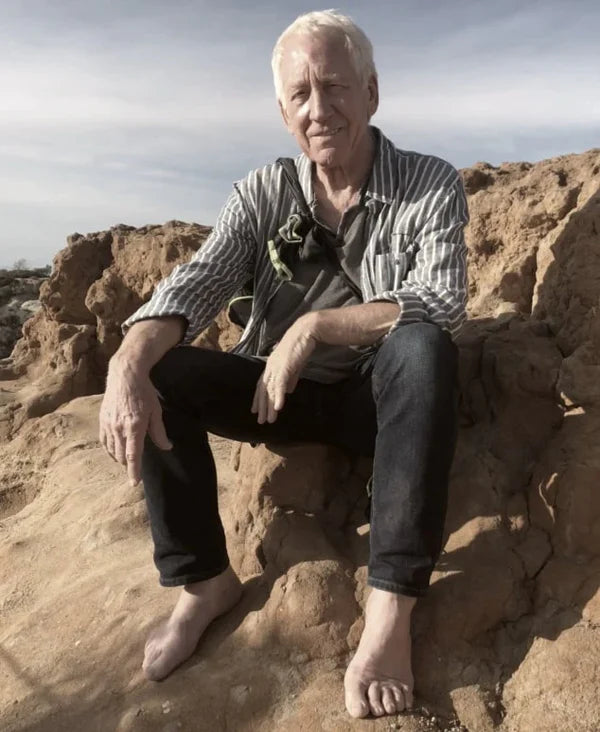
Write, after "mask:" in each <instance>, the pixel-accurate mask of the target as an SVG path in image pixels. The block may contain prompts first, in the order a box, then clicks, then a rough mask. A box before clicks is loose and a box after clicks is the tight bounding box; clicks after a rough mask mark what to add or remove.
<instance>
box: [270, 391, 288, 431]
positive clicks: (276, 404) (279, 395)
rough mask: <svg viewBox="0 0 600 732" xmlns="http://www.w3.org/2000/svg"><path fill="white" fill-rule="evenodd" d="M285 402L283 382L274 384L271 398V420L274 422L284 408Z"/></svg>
mask: <svg viewBox="0 0 600 732" xmlns="http://www.w3.org/2000/svg"><path fill="white" fill-rule="evenodd" d="M284 402H285V388H284V387H283V385H282V384H277V383H276V384H274V386H273V387H272V388H271V395H270V399H269V422H274V421H275V420H276V419H277V415H278V413H279V410H280V409H282V408H283V403H284Z"/></svg>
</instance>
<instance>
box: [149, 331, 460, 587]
mask: <svg viewBox="0 0 600 732" xmlns="http://www.w3.org/2000/svg"><path fill="white" fill-rule="evenodd" d="M263 368H264V363H262V362H261V361H259V360H255V359H251V358H247V357H244V356H239V355H235V354H231V353H222V352H217V351H209V350H205V349H199V348H192V347H177V348H174V349H172V350H171V351H169V352H168V353H167V354H165V356H164V357H163V358H162V359H161V360H160V361H159V362H158V363H157V364H156V366H154V368H153V369H152V371H151V379H152V381H153V383H154V385H155V386H156V388H157V389H158V391H159V393H160V395H161V401H162V405H163V418H164V422H165V427H166V430H167V434H168V435H169V438H170V440H171V442H172V443H173V449H172V450H170V451H163V450H160V449H158V448H157V447H156V446H155V445H154V444H153V443H152V441H151V440H150V439H149V438H148V437H147V438H146V442H145V446H144V454H143V462H142V476H143V480H144V489H145V493H146V501H147V505H148V511H149V515H150V523H151V529H152V537H153V540H154V546H155V552H154V560H155V563H156V566H157V567H158V570H159V573H160V582H161V584H162V585H165V586H174V585H182V584H187V583H191V582H197V581H200V580H204V579H208V578H210V577H214V576H216V575H217V574H220V573H221V572H222V571H223V570H224V569H225V568H226V567H227V566H228V564H229V560H228V556H227V550H226V545H225V535H224V531H223V526H222V523H221V520H220V517H219V513H218V506H217V476H216V471H215V463H214V460H213V456H212V453H211V451H210V447H209V444H208V439H207V432H212V433H214V434H218V435H222V436H224V437H228V438H230V439H234V440H239V441H241V442H272V443H285V442H290V441H291V442H323V443H329V444H333V445H337V446H339V447H342V448H345V449H346V450H351V451H355V452H357V453H360V454H364V455H370V456H373V458H374V461H373V494H372V503H371V529H370V559H369V567H368V583H369V585H371V586H372V587H378V588H381V589H384V590H388V591H391V592H396V593H401V594H405V595H411V596H414V597H417V596H420V595H423V594H424V593H425V591H426V589H427V587H428V585H429V579H430V576H431V572H432V570H433V567H434V564H435V562H436V560H437V558H438V556H439V553H440V550H441V541H442V531H443V525H444V518H445V513H446V501H447V486H448V474H449V471H450V466H451V463H452V458H453V455H454V447H455V442H456V422H457V420H456V372H457V348H456V346H455V345H454V343H453V342H452V341H451V339H450V337H449V336H448V335H447V334H446V333H445V332H443V331H442V330H441V329H440V328H438V327H437V326H435V325H432V324H429V323H415V324H409V325H403V326H401V327H399V328H398V329H397V330H395V331H394V333H392V334H391V335H390V336H389V337H388V338H387V339H386V340H385V341H384V342H383V344H382V345H381V346H380V348H379V349H378V351H377V352H376V353H375V354H374V355H373V356H371V357H370V358H369V360H368V361H367V362H366V363H364V364H363V365H362V367H361V369H360V371H356V372H355V373H353V374H352V375H351V376H350V377H349V378H347V379H344V380H343V381H341V382H337V383H335V384H321V383H317V382H315V381H309V380H307V379H300V380H299V382H298V384H297V386H296V389H295V391H294V392H293V393H292V394H288V395H287V397H286V402H285V405H284V407H283V409H282V410H281V412H280V413H279V415H278V417H277V420H276V421H275V422H274V423H273V424H268V423H266V424H262V425H260V424H258V422H257V417H256V415H255V414H253V413H252V412H251V411H250V407H251V404H252V398H253V395H254V390H255V388H256V382H257V381H258V379H259V377H260V374H261V373H262V370H263Z"/></svg>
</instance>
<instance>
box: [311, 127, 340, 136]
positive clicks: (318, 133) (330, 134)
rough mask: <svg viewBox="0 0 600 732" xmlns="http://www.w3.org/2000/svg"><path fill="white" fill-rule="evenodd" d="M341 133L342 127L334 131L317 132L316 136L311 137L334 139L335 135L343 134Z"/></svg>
mask: <svg viewBox="0 0 600 732" xmlns="http://www.w3.org/2000/svg"><path fill="white" fill-rule="evenodd" d="M341 131H342V128H341V127H336V128H335V129H333V130H324V131H323V132H317V133H316V134H314V135H311V137H317V138H321V137H334V136H335V135H337V134H338V132H341Z"/></svg>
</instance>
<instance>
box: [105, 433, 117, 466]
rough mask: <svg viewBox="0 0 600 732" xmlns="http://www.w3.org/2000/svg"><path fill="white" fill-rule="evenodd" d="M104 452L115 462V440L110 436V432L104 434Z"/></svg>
mask: <svg viewBox="0 0 600 732" xmlns="http://www.w3.org/2000/svg"><path fill="white" fill-rule="evenodd" d="M105 447H106V452H107V453H108V454H109V455H110V456H111V458H112V459H113V460H116V459H117V458H116V457H115V440H114V437H113V436H112V432H106V444H105Z"/></svg>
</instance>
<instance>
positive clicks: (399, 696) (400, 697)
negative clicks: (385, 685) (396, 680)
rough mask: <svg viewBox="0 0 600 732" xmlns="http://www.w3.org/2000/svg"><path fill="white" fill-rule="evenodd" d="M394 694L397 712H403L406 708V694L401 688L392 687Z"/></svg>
mask: <svg viewBox="0 0 600 732" xmlns="http://www.w3.org/2000/svg"><path fill="white" fill-rule="evenodd" d="M392 694H393V695H394V701H395V702H396V710H397V711H398V712H403V711H404V709H405V708H406V702H405V701H404V692H403V691H402V688H401V687H400V686H392Z"/></svg>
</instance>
